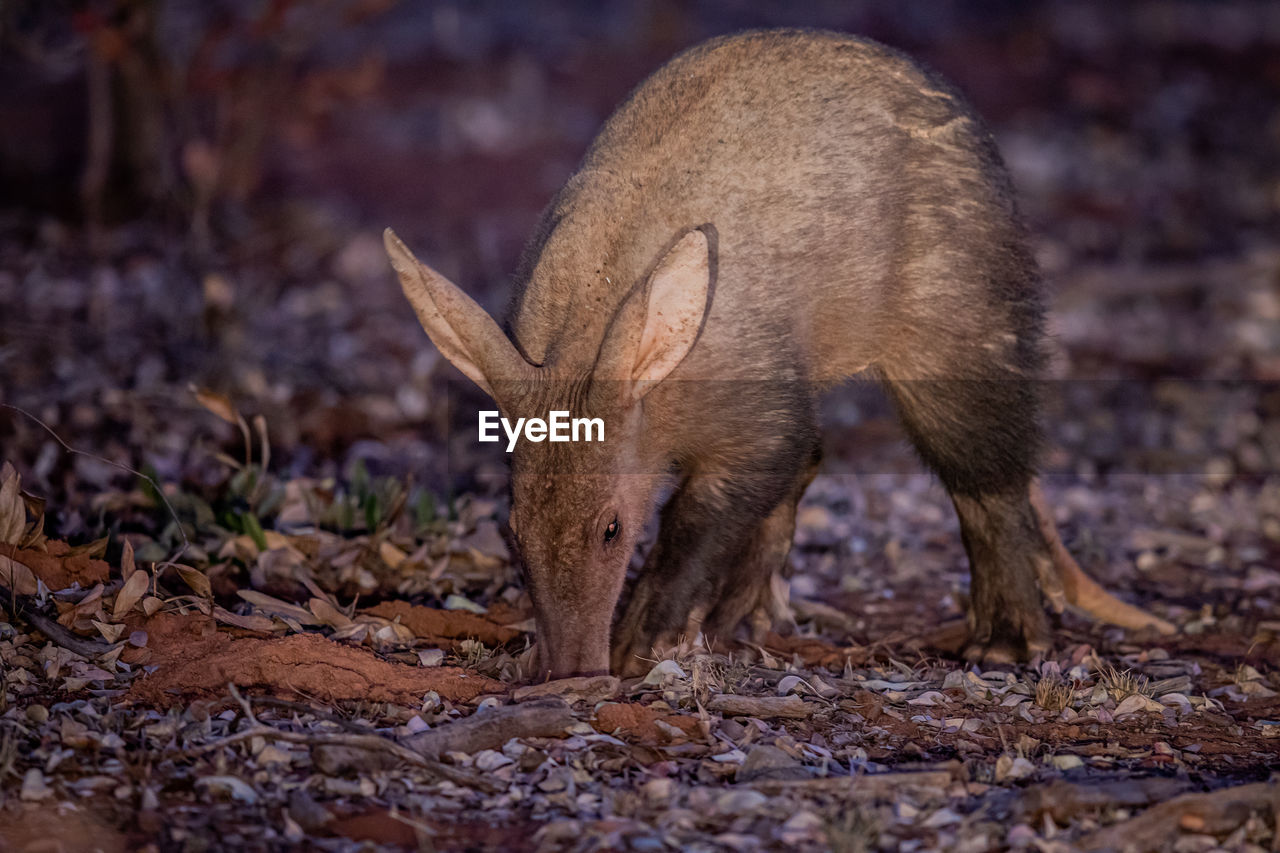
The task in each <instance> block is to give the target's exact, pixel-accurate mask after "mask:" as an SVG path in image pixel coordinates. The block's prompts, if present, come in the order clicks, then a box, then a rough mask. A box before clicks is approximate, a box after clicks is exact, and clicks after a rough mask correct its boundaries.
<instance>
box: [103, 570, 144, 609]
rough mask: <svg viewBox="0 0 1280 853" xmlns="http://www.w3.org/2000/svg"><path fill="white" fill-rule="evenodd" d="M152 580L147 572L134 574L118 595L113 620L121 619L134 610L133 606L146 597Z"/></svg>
mask: <svg viewBox="0 0 1280 853" xmlns="http://www.w3.org/2000/svg"><path fill="white" fill-rule="evenodd" d="M150 581H151V578H150V577H149V576H148V575H147V573H146V572H134V573H133V574H131V575H130V576H129V579H128V580H126V581H125V582H124V586H122V587H121V588H120V591H119V592H118V593H116V602H115V605H114V606H113V607H112V608H111V618H112V619H116V620H118V619H120V618H121V617H122V616H124V615H125V614H126V613H128V612H129V611H130V610H132V609H133V606H134V605H135V604H137V603H138V602H139V601H141V600H142V596H144V595H146V593H147V587H148V586H149V585H150Z"/></svg>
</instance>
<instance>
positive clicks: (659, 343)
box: [631, 231, 710, 381]
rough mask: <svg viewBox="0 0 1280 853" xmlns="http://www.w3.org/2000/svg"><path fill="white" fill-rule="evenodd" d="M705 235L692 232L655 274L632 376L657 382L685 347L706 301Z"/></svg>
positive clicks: (699, 321) (689, 340) (707, 265)
mask: <svg viewBox="0 0 1280 853" xmlns="http://www.w3.org/2000/svg"><path fill="white" fill-rule="evenodd" d="M709 275H710V267H709V263H708V258H707V238H706V235H704V234H703V233H702V232H701V231H690V232H689V233H688V234H686V235H685V236H684V237H683V238H681V240H680V242H679V243H677V244H676V245H675V246H674V247H673V248H672V249H671V251H670V252H668V253H667V256H666V257H665V258H663V259H662V263H661V264H660V265H659V266H658V269H657V270H655V271H654V273H653V279H652V281H651V282H650V284H649V304H648V309H647V312H646V315H645V323H644V331H643V333H641V335H640V345H639V347H638V348H637V350H636V358H635V362H634V363H635V368H634V369H633V370H632V374H631V378H632V379H636V380H649V381H659V380H661V379H663V378H665V377H666V375H667V374H668V373H670V372H671V371H672V370H673V369H675V366H676V365H677V364H679V363H680V360H681V359H683V358H684V357H685V355H686V354H687V353H688V352H689V348H690V347H692V346H693V342H694V340H695V339H696V338H697V335H698V328H699V327H700V326H701V325H702V315H703V312H704V311H705V310H706V305H707V286H708V284H709V282H708V276H709Z"/></svg>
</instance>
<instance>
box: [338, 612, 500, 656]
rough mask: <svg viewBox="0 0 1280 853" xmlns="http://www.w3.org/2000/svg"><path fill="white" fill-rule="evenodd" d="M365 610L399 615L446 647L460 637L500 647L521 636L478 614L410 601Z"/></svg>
mask: <svg viewBox="0 0 1280 853" xmlns="http://www.w3.org/2000/svg"><path fill="white" fill-rule="evenodd" d="M362 612H364V613H368V614H369V615H371V616H381V617H382V618H383V619H392V620H394V619H397V618H398V619H399V620H400V624H401V625H404V626H405V627H406V628H408V629H409V630H410V631H412V632H413V633H414V634H415V635H417V636H419V637H421V638H423V639H425V640H432V641H434V642H435V643H436V645H438V646H441V647H443V648H452V647H453V646H455V645H457V641H459V640H477V641H479V642H481V643H484V644H485V645H486V646H501V645H503V644H505V643H509V642H511V641H512V640H514V639H515V638H516V637H518V636H520V632H519V631H517V630H516V629H514V628H508V627H506V626H505V625H499V624H496V623H495V622H493V621H491V620H489V619H486V618H485V617H483V616H478V615H476V614H475V613H467V612H466V611H464V610H437V609H435V608H433V607H422V606H420V605H413V604H409V603H408V602H407V601H384V602H382V603H381V604H379V605H378V606H376V607H370V608H369V609H367V610H364V611H362Z"/></svg>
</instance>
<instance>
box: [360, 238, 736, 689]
mask: <svg viewBox="0 0 1280 853" xmlns="http://www.w3.org/2000/svg"><path fill="white" fill-rule="evenodd" d="M708 233H713V232H711V230H710V228H709V226H704V227H703V228H701V229H692V230H689V231H686V232H685V233H684V234H683V235H682V236H681V237H680V238H679V239H678V240H677V241H676V242H675V244H674V245H673V246H671V247H670V248H669V249H668V250H667V251H665V252H664V253H662V254H660V255H659V256H658V258H657V260H656V263H655V264H654V265H653V267H652V271H651V272H650V273H649V274H648V275H646V276H643V277H641V278H640V280H638V281H637V282H636V284H635V286H634V287H633V288H632V289H631V291H630V293H629V294H628V295H627V297H626V298H625V299H624V300H623V301H622V303H621V305H620V307H619V308H618V309H617V312H616V314H615V315H614V317H613V318H612V320H611V321H610V323H609V326H608V330H607V331H606V332H605V334H604V337H603V340H602V341H601V342H600V346H599V348H598V350H596V353H595V357H594V360H593V361H592V360H588V361H587V363H574V364H569V363H548V364H545V365H533V364H530V363H529V362H528V361H526V360H525V359H524V358H523V357H522V356H521V354H520V352H519V350H518V349H517V348H516V347H515V346H514V345H513V344H512V343H511V341H510V340H509V339H508V338H507V336H506V335H505V334H504V333H503V332H502V330H501V328H500V327H499V326H498V324H497V323H496V322H494V320H493V319H492V318H491V317H490V316H489V315H488V314H487V313H486V312H485V311H484V309H483V308H481V307H480V306H479V305H477V304H476V303H475V302H474V301H473V300H472V299H471V298H470V297H468V296H467V295H466V294H465V293H463V292H462V291H461V290H460V289H458V287H457V286H455V285H454V284H452V283H450V282H449V281H448V280H447V279H445V278H444V277H443V276H441V275H440V274H439V273H437V272H435V271H434V270H432V269H431V268H429V267H427V266H426V265H424V264H422V263H420V262H419V261H418V260H417V259H416V258H414V256H413V254H412V253H411V252H410V251H409V250H408V249H407V248H406V247H405V245H404V244H403V243H402V242H400V240H399V239H398V238H397V237H396V236H395V235H394V234H393V233H391V231H390V230H388V231H387V232H386V235H385V238H386V247H387V253H388V254H389V255H390V257H391V265H392V267H394V268H395V271H396V273H397V275H398V276H399V278H400V284H401V286H402V287H403V288H404V292H405V295H406V296H407V297H408V298H409V302H410V303H411V304H412V305H413V308H414V310H415V311H416V312H417V315H418V319H419V320H420V321H421V322H422V325H423V328H425V329H426V331H427V334H428V335H429V336H430V338H431V340H432V341H433V342H434V343H435V345H436V346H437V347H439V349H440V351H441V353H443V354H444V356H445V357H446V358H447V359H449V361H451V362H452V363H453V364H454V365H455V366H456V367H457V368H458V369H459V370H461V371H462V372H463V373H464V374H466V376H467V377H469V378H470V379H471V380H472V381H474V382H475V383H476V384H477V385H479V386H480V387H481V388H482V389H483V390H484V391H485V392H487V393H488V394H489V396H491V397H492V398H493V399H494V401H495V402H496V403H497V405H498V410H499V412H500V414H501V417H502V418H503V419H504V420H505V422H506V423H505V424H504V425H503V426H502V427H501V428H500V429H497V430H496V432H497V434H498V436H499V440H500V441H502V442H503V446H504V448H505V447H506V446H507V445H508V444H509V443H510V439H509V432H515V431H516V430H517V429H519V430H520V434H519V436H518V438H517V439H516V440H515V442H514V446H513V447H512V450H511V517H510V526H511V529H512V532H513V533H514V535H515V539H516V543H517V546H518V550H519V554H518V557H519V559H520V560H521V563H522V565H523V567H524V571H525V577H526V579H527V581H528V583H529V591H530V594H531V596H532V598H533V604H534V609H535V613H536V621H537V631H538V636H537V647H538V669H537V675H538V676H540V677H545V676H547V675H550V676H551V677H554V678H560V677H564V676H569V675H585V674H599V673H604V672H607V671H608V669H609V629H610V623H611V621H612V618H613V611H614V608H615V606H616V605H617V602H618V597H619V595H620V594H621V591H622V584H623V580H624V578H625V576H626V571H627V566H628V564H629V562H630V560H631V556H632V554H633V553H634V551H635V547H636V541H637V537H638V535H639V533H640V531H641V529H642V527H643V526H644V523H645V521H646V519H647V517H648V515H649V513H650V512H651V510H652V507H653V502H654V499H655V495H656V492H657V489H658V488H659V485H660V483H661V481H662V479H663V477H664V475H665V473H666V471H665V465H666V459H665V458H664V456H665V454H664V452H663V448H664V447H665V446H667V444H668V443H667V442H664V440H663V437H662V436H660V435H655V434H654V431H655V430H661V429H662V425H661V424H655V423H653V422H652V421H651V420H650V421H646V419H645V417H644V409H643V400H644V398H645V396H646V395H647V394H649V393H650V392H651V391H652V390H653V389H654V388H655V387H657V386H658V385H659V384H660V383H661V382H662V381H663V380H665V379H666V378H667V377H668V375H669V374H670V373H671V371H672V370H674V369H675V367H676V366H677V365H678V364H679V363H680V362H681V360H683V359H684V357H685V356H686V355H687V354H688V352H689V351H690V350H691V349H692V348H693V345H694V343H695V342H696V341H697V339H698V335H699V333H700V332H701V329H702V325H703V322H704V320H705V318H706V315H707V312H708V310H709V308H710V303H711V293H712V278H713V262H712V249H711V246H710V244H709V241H708ZM560 310H564V311H572V310H582V309H581V306H576V305H565V306H560ZM579 351H581V348H579ZM556 413H560V414H556ZM522 418H523V419H524V421H523V422H521V420H520V419H522ZM532 419H539V420H540V421H541V422H542V423H541V425H539V424H538V423H537V422H533V421H532ZM575 433H576V436H575ZM562 436H563V437H564V438H566V439H567V440H560V437H562ZM575 438H576V440H575ZM553 439H555V440H553Z"/></svg>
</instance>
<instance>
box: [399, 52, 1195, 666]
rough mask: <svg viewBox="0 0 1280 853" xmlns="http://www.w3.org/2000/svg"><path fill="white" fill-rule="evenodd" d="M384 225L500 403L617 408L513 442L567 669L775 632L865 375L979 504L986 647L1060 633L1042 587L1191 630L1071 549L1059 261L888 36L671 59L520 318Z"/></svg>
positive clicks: (428, 315)
mask: <svg viewBox="0 0 1280 853" xmlns="http://www.w3.org/2000/svg"><path fill="white" fill-rule="evenodd" d="M386 242H387V251H388V253H389V255H390V257H391V261H392V265H393V267H394V268H395V270H396V272H397V274H398V275H399V278H400V282H401V285H402V286H403V288H404V291H405V293H406V295H407V296H408V298H409V301H410V303H411V304H412V305H413V307H414V309H415V310H416V312H417V314H418V317H419V319H420V320H421V322H422V325H423V327H424V328H425V329H426V331H427V333H428V335H429V336H430V338H431V340H432V341H433V342H434V343H435V344H436V346H437V347H439V349H440V350H441V352H442V353H443V354H444V355H445V356H446V357H447V358H448V359H449V360H450V361H451V362H453V364H454V365H456V366H457V367H458V368H459V369H460V370H461V371H462V373H463V374H465V375H466V376H468V377H469V378H470V379H472V380H473V381H475V382H476V383H477V384H478V385H479V386H480V387H481V388H482V389H484V390H485V391H486V392H487V393H488V394H489V395H490V396H492V397H493V398H494V400H495V402H496V403H497V405H498V408H499V410H500V411H501V412H502V415H503V417H507V418H510V419H511V420H512V421H515V420H516V419H517V418H521V417H525V418H533V417H541V416H543V415H544V414H545V413H546V412H549V411H553V410H563V411H568V412H572V413H573V415H574V416H580V417H589V418H600V419H601V420H602V421H603V423H604V425H605V430H604V432H605V436H606V440H605V441H602V442H597V443H589V444H587V443H559V444H552V443H550V442H541V443H538V442H521V443H519V444H517V445H515V446H514V448H513V451H512V454H511V494H512V505H511V516H510V526H511V529H512V532H513V534H514V537H515V540H516V542H517V546H518V551H519V558H520V559H521V561H522V563H523V566H524V569H525V572H526V577H527V579H528V582H529V586H530V593H531V596H532V599H533V602H534V607H535V611H536V622H537V640H538V649H539V659H540V664H539V672H540V673H541V674H544V675H551V676H554V677H560V676H567V675H573V674H590V673H599V672H604V671H606V670H609V669H610V668H612V669H613V670H614V671H615V672H628V671H632V670H634V669H635V668H636V667H637V666H643V659H644V658H646V657H649V656H650V655H651V650H652V649H653V648H655V647H658V646H661V645H663V644H665V643H668V642H670V641H671V640H672V639H674V637H675V636H676V635H678V634H681V633H686V632H690V631H695V630H698V629H701V630H703V631H704V632H705V633H707V634H708V635H715V636H720V637H728V636H731V635H732V634H733V633H734V632H735V630H737V629H739V627H741V626H743V625H744V624H745V626H746V627H747V629H748V630H751V631H754V632H756V633H759V631H761V630H762V629H763V628H764V627H765V626H766V625H767V624H768V621H769V615H770V612H771V611H770V607H771V593H770V590H771V579H772V578H773V576H774V574H775V573H777V572H778V571H780V570H781V569H782V567H783V565H784V564H785V561H786V558H787V554H788V551H789V550H790V546H791V539H792V535H793V533H794V527H795V509H796V503H797V502H798V501H799V499H800V497H801V496H802V495H803V493H804V490H805V488H806V487H807V485H808V483H809V481H810V480H811V478H812V477H813V475H814V473H815V471H816V470H817V466H818V462H819V447H820V444H819V430H818V424H817V417H816V404H817V400H818V397H819V395H820V393H821V392H822V390H823V389H825V388H829V387H831V386H833V385H835V384H837V383H839V382H841V381H844V380H846V379H848V378H849V377H852V376H854V375H858V374H863V375H869V376H873V377H875V378H877V379H878V380H879V381H880V382H881V383H882V384H883V385H884V387H885V389H886V390H887V392H888V394H889V396H890V397H891V398H892V400H893V402H894V404H895V406H896V408H897V411H898V414H899V416H900V419H901V421H902V423H903V426H904V428H905V431H906V433H907V435H908V437H909V438H910V440H911V441H912V443H913V444H914V446H915V448H916V450H917V451H918V453H919V455H920V457H921V458H922V459H923V461H924V462H925V463H926V464H927V465H928V466H929V467H930V468H931V469H932V470H933V472H934V473H935V474H936V475H937V476H938V478H939V480H940V481H941V482H942V484H943V485H944V487H945V488H946V489H947V491H948V493H949V494H950V496H951V499H952V502H953V504H954V506H955V508H956V511H957V514H958V515H959V518H960V525H961V534H962V538H963V541H964V546H965V550H966V552H967V554H968V557H969V561H970V566H971V573H972V595H971V603H970V612H969V630H970V638H969V646H968V648H967V650H966V653H967V654H968V655H970V656H972V657H979V658H986V659H994V660H1012V659H1018V658H1025V657H1027V656H1028V655H1030V654H1032V653H1034V652H1035V651H1037V650H1039V649H1042V648H1045V647H1046V646H1047V645H1048V643H1049V641H1050V635H1049V629H1048V622H1047V619H1046V615H1045V604H1046V601H1047V602H1048V603H1049V604H1051V605H1054V606H1057V607H1061V605H1062V604H1063V603H1064V602H1065V603H1067V604H1074V605H1076V606H1077V607H1081V608H1083V609H1085V610H1087V611H1088V612H1089V613H1090V614H1091V615H1093V616H1095V617H1096V618H1100V619H1104V620H1107V621H1114V622H1117V623H1118V624H1124V625H1128V626H1133V627H1138V626H1143V625H1151V626H1154V627H1157V628H1159V629H1161V630H1171V626H1169V625H1168V624H1167V623H1163V622H1161V621H1160V620H1157V619H1155V618H1154V617H1151V616H1149V615H1147V614H1145V613H1143V612H1142V611H1140V610H1137V609H1136V608H1131V607H1129V606H1128V605H1124V604H1123V603H1121V602H1119V601H1118V600H1116V599H1114V598H1112V597H1110V596H1109V595H1107V594H1106V593H1104V592H1102V591H1101V589H1100V588H1098V587H1097V586H1096V585H1095V584H1092V582H1091V581H1089V580H1088V578H1087V577H1085V576H1084V575H1083V573H1081V572H1080V570H1079V568H1078V567H1077V566H1076V564H1075V562H1074V561H1073V560H1072V559H1071V557H1070V555H1069V554H1068V553H1067V551H1066V549H1065V548H1063V547H1062V544H1061V542H1060V541H1059V540H1058V536H1057V533H1056V530H1055V528H1054V525H1053V522H1052V518H1051V516H1050V515H1049V514H1048V510H1047V507H1046V506H1045V505H1044V501H1043V497H1042V496H1041V495H1040V494H1039V491H1038V488H1037V486H1036V481H1035V474H1036V454H1037V449H1038V444H1039V441H1040V431H1039V427H1038V425H1037V388H1036V381H1035V380H1036V378H1037V376H1038V374H1039V370H1040V368H1041V365H1042V361H1043V354H1042V349H1041V327H1042V313H1043V308H1042V300H1041V293H1040V281H1039V275H1038V272H1037V269H1036V265H1035V261H1034V259H1033V257H1032V255H1031V253H1030V251H1029V249H1028V246H1027V240H1026V237H1025V234H1024V232H1023V228H1022V226H1021V224H1020V221H1019V218H1018V215H1017V211H1016V206H1015V202H1014V193H1013V190H1012V188H1011V186H1010V182H1009V178H1008V176H1007V174H1006V172H1005V169H1004V167H1003V165H1002V163H1001V160H1000V157H999V155H998V153H997V151H996V148H995V145H994V143H993V141H992V139H991V137H990V134H989V133H988V132H987V131H986V129H985V128H984V127H983V125H982V123H981V121H980V120H979V119H978V118H977V117H976V115H975V114H974V112H973V111H972V110H971V109H970V108H969V107H968V106H967V105H966V104H965V102H964V101H963V99H962V98H961V97H960V96H959V94H958V93H957V92H956V91H955V90H953V89H952V88H951V87H950V86H948V85H947V84H946V83H945V82H943V81H942V80H940V79H939V78H938V77H936V76H935V75H933V74H931V73H930V72H928V71H926V70H924V69H922V68H921V67H920V66H918V65H916V64H915V63H913V62H912V61H911V60H909V59H908V58H906V57H904V56H903V55H901V54H899V53H897V52H895V51H893V50H890V49H889V48H886V47H884V46H882V45H879V44H876V43H874V42H871V41H867V40H864V39H859V38H855V37H851V36H846V35H841V34H836V33H829V32H817V31H801V30H776V31H758V32H748V33H743V34H739V35H734V36H728V37H724V38H719V39H715V40H712V41H710V42H707V43H705V44H702V45H700V46H697V47H694V48H692V49H691V50H688V51H686V52H685V53H683V54H681V55H679V56H677V57H676V58H675V59H673V60H671V61H670V62H669V63H668V64H667V65H665V66H663V67H662V68H661V69H659V70H658V71H657V72H656V73H654V74H653V75H652V76H651V77H650V78H649V79H648V80H646V81H645V82H644V83H642V84H641V85H640V87H639V88H637V89H636V91H635V92H634V93H633V94H632V96H631V97H630V98H629V99H628V100H627V101H626V102H625V103H624V104H623V105H622V106H621V107H620V108H619V109H618V111H617V112H616V113H615V114H614V115H613V117H612V118H610V119H609V121H608V122H607V123H606V125H605V126H604V128H603V130H602V131H601V133H600V135H599V136H598V137H597V138H596V140H595V142H594V143H593V144H592V146H591V148H590V149H589V151H588V152H587V154H586V156H585V158H584V159H583V161H582V164H581V166H580V167H579V169H578V171H577V172H576V173H575V174H574V175H573V176H572V177H571V178H570V179H569V180H568V182H567V183H566V184H565V186H564V188H563V189H562V190H561V191H560V192H559V194H558V195H557V196H556V197H555V199H554V200H553V201H552V202H551V204H550V205H549V207H548V208H547V210H546V211H545V213H544V215H543V217H542V219H541V222H540V224H539V225H538V227H537V229H536V231H535V234H534V236H533V237H532V239H531V241H530V243H529V245H528V247H527V249H526V252H525V255H524V259H523V261H522V264H521V268H520V270H519V272H518V275H517V283H516V288H515V293H514V296H513V298H512V302H511V308H510V311H509V315H508V318H507V322H506V329H505V331H504V330H503V328H501V327H499V325H498V324H497V323H496V322H495V321H494V320H493V319H492V318H491V317H490V316H489V315H488V314H487V313H486V312H485V311H484V310H483V309H481V308H480V307H479V306H478V305H476V303H475V302H474V301H472V300H471V299H470V298H469V297H468V296H466V295H465V294H464V293H463V292H462V291H461V290H460V289H458V288H457V287H456V286H454V285H453V284H451V283H450V282H448V281H447V280H446V279H444V278H443V277H442V276H440V275H439V274H438V273H436V272H435V271H433V270H431V269H430V268H429V267H427V266H425V265H424V264H422V263H420V262H419V261H417V260H416V259H415V258H414V256H413V255H412V253H411V252H410V251H409V250H408V249H407V248H406V247H405V246H404V245H403V243H401V242H400V241H399V240H398V239H397V238H396V237H395V236H394V234H392V233H391V232H390V231H388V232H387V239H386ZM672 488H673V491H672V493H671V496H670V498H669V499H668V500H667V501H666V503H665V505H663V506H662V507H661V511H660V530H659V533H658V538H657V541H656V542H655V544H654V546H653V547H652V549H651V550H650V552H649V554H648V556H647V559H646V562H645V565H644V567H643V569H642V571H641V573H640V576H639V578H638V579H637V582H636V584H635V587H634V589H633V590H632V592H631V595H630V599H629V603H628V605H627V608H626V610H625V611H624V612H623V614H622V616H621V618H620V620H619V621H618V622H617V624H616V625H614V610H615V608H616V605H617V603H618V601H619V598H620V596H621V594H622V589H623V582H624V578H625V575H626V571H627V566H628V563H629V560H630V558H631V555H632V554H633V552H634V551H635V548H636V545H637V540H638V537H639V535H640V532H641V530H642V528H643V526H644V524H645V522H646V520H647V519H648V518H649V517H650V516H651V514H652V513H653V512H654V511H655V509H657V503H658V501H659V497H660V496H661V495H662V494H663V493H664V491H665V490H667V489H672ZM611 638H612V654H611V652H610V645H611V643H610V641H611Z"/></svg>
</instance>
